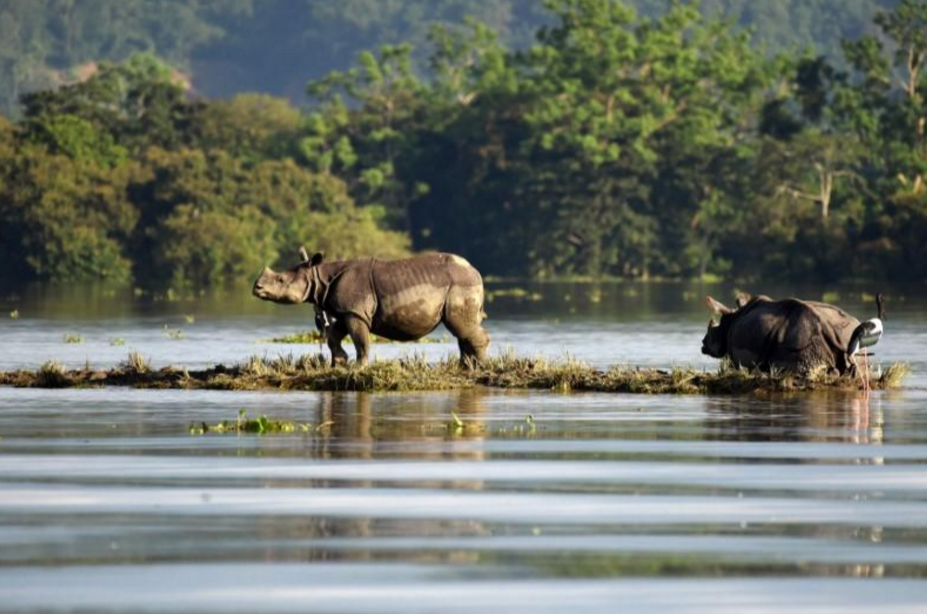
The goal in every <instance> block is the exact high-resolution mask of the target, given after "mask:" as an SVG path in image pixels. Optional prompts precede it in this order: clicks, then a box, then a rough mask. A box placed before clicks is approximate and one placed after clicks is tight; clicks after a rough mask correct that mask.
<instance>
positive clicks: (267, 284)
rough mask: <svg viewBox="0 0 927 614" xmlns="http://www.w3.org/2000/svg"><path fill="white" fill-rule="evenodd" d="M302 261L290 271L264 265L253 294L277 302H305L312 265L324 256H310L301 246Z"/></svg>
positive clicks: (319, 261) (320, 261) (318, 262)
mask: <svg viewBox="0 0 927 614" xmlns="http://www.w3.org/2000/svg"><path fill="white" fill-rule="evenodd" d="M299 258H300V263H299V264H297V265H296V266H294V267H293V268H291V269H290V270H289V271H281V272H277V271H273V270H271V268H270V267H264V271H263V272H262V273H261V276H260V277H258V278H257V280H256V281H255V282H254V288H253V289H252V291H251V292H252V294H254V296H256V297H258V298H259V299H261V300H265V301H273V302H275V303H286V304H293V303H304V302H306V299H307V298H308V296H309V290H310V284H311V283H312V282H311V275H310V270H311V269H312V267H314V266H317V265H319V264H321V263H322V260H323V258H324V256H323V255H322V254H316V255H315V256H313V257H312V258H309V252H307V251H306V248H305V247H300V248H299Z"/></svg>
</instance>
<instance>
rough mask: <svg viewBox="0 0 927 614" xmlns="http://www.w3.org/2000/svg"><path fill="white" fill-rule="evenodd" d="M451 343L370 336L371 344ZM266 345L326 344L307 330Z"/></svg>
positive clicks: (440, 339)
mask: <svg viewBox="0 0 927 614" xmlns="http://www.w3.org/2000/svg"><path fill="white" fill-rule="evenodd" d="M344 341H345V342H346V343H353V342H352V341H351V338H350V337H345V338H344ZM449 341H450V337H448V336H447V335H445V336H443V337H422V338H421V339H418V340H416V341H412V342H406V341H393V340H392V339H386V338H385V337H379V336H377V335H370V343H448V342H449ZM265 343H279V344H290V345H300V344H302V345H312V344H317V343H325V336H324V335H323V334H322V333H320V332H319V331H317V330H307V331H305V332H301V333H293V334H292V335H285V336H283V337H275V338H273V339H269V340H267V341H265Z"/></svg>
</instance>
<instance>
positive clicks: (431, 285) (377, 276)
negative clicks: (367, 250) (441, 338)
mask: <svg viewBox="0 0 927 614" xmlns="http://www.w3.org/2000/svg"><path fill="white" fill-rule="evenodd" d="M372 281H373V284H372V285H373V288H374V291H375V293H376V298H377V310H376V313H375V314H374V317H373V322H372V328H373V331H374V332H375V333H377V334H381V335H384V336H387V337H390V338H393V339H397V340H403V339H417V338H419V337H422V336H424V335H427V334H428V333H430V332H431V331H432V330H434V329H435V327H437V326H438V324H439V323H440V322H441V320H442V319H443V318H444V315H445V307H446V304H447V302H448V299H449V297H452V296H453V297H456V296H457V295H459V294H460V293H461V292H463V293H464V294H465V295H468V296H470V297H471V300H473V301H478V302H479V306H480V308H482V297H483V281H482V278H481V277H480V274H479V272H478V271H477V270H476V269H474V268H473V267H472V266H471V265H470V264H469V263H468V262H467V261H466V260H464V259H463V258H461V257H459V256H454V255H451V254H424V255H421V256H416V257H414V258H408V259H406V260H395V261H375V262H374V263H373V270H372Z"/></svg>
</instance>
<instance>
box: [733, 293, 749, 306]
mask: <svg viewBox="0 0 927 614" xmlns="http://www.w3.org/2000/svg"><path fill="white" fill-rule="evenodd" d="M752 299H753V297H752V296H751V295H750V293H749V292H740V293H739V294H738V295H737V301H736V303H737V308H738V309H743V308H744V307H746V306H747V303H749V302H750V301H751V300H752Z"/></svg>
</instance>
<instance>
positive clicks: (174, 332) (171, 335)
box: [164, 324, 184, 341]
mask: <svg viewBox="0 0 927 614" xmlns="http://www.w3.org/2000/svg"><path fill="white" fill-rule="evenodd" d="M164 336H165V337H167V338H168V339H173V340H175V341H179V340H181V339H183V338H184V335H183V330H181V329H179V328H168V327H167V325H166V324H165V325H164Z"/></svg>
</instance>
